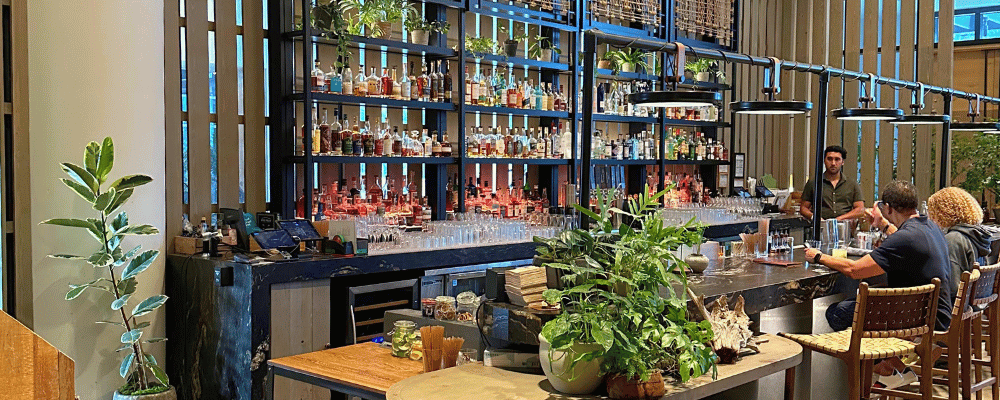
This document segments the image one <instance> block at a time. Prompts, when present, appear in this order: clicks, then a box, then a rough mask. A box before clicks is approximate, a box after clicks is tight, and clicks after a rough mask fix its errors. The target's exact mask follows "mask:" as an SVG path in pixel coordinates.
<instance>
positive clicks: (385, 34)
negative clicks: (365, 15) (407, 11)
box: [378, 22, 392, 40]
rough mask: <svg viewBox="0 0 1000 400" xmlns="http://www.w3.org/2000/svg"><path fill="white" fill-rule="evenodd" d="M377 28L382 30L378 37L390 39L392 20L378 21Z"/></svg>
mask: <svg viewBox="0 0 1000 400" xmlns="http://www.w3.org/2000/svg"><path fill="white" fill-rule="evenodd" d="M378 29H379V30H381V31H382V35H380V36H379V37H378V38H379V39H385V40H392V22H379V23H378Z"/></svg>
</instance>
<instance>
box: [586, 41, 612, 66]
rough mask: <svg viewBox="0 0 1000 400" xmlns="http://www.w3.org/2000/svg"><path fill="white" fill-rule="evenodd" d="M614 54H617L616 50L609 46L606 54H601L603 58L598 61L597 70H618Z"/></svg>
mask: <svg viewBox="0 0 1000 400" xmlns="http://www.w3.org/2000/svg"><path fill="white" fill-rule="evenodd" d="M614 52H615V51H614V50H611V45H608V47H607V49H605V51H604V54H601V58H600V59H598V60H597V68H600V69H610V70H617V69H618V67H617V66H615V57H614V55H615V53H614ZM580 58H581V59H582V58H583V57H582V56H581V57H580Z"/></svg>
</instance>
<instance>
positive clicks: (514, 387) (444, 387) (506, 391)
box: [386, 335, 802, 400]
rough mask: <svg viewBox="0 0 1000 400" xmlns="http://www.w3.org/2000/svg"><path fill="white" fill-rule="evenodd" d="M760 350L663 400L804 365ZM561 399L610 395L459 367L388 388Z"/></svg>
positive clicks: (773, 342)
mask: <svg viewBox="0 0 1000 400" xmlns="http://www.w3.org/2000/svg"><path fill="white" fill-rule="evenodd" d="M763 337H764V338H766V339H768V341H767V342H766V343H763V344H761V345H760V350H761V353H760V354H754V355H750V356H747V357H744V358H743V359H741V360H740V361H739V362H737V363H736V364H730V365H719V367H718V369H719V374H718V377H717V378H716V379H715V380H713V379H712V376H711V374H708V375H703V376H701V377H698V378H695V379H692V380H690V381H688V382H686V383H684V384H683V385H682V384H679V383H675V384H672V385H671V384H670V383H669V382H668V385H667V395H666V396H665V397H664V398H663V399H669V400H687V399H701V398H704V397H707V396H710V395H712V394H715V393H719V392H722V391H725V390H728V389H731V388H734V387H736V386H739V385H742V384H744V383H747V382H752V381H755V380H758V379H761V378H763V377H765V376H768V375H771V374H774V373H776V372H781V371H784V370H786V369H788V368H792V367H794V366H796V365H798V364H799V363H800V362H802V347H801V346H799V345H798V343H795V342H793V341H791V340H788V339H785V338H781V337H778V336H775V335H764V336H763ZM431 398H440V399H451V400H462V399H468V400H493V399H496V400H506V399H520V400H536V399H537V400H556V399H604V398H606V397H605V396H599V395H594V396H570V395H564V394H562V393H559V392H557V391H556V390H555V389H553V388H552V385H550V384H549V382H548V380H547V379H545V376H544V375H533V374H523V373H518V372H511V371H507V370H502V369H499V368H491V367H484V366H483V365H481V364H468V365H462V366H459V367H456V368H449V369H445V370H440V371H435V372H431V373H427V374H420V375H416V376H413V377H410V378H406V379H404V380H402V381H400V382H398V383H396V384H394V385H392V387H390V388H389V390H388V391H387V392H386V399H387V400H417V399H431Z"/></svg>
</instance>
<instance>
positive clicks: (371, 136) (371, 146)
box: [361, 117, 376, 157]
mask: <svg viewBox="0 0 1000 400" xmlns="http://www.w3.org/2000/svg"><path fill="white" fill-rule="evenodd" d="M365 125H366V126H367V127H368V129H367V130H366V131H365V133H364V135H362V136H361V145H362V146H363V147H364V155H366V156H369V157H371V156H374V155H376V154H375V131H373V130H372V129H371V126H370V125H369V124H368V118H367V117H366V118H365Z"/></svg>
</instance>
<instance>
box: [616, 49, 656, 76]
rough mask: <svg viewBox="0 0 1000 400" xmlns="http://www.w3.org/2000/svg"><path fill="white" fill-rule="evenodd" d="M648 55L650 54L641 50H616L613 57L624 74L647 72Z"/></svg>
mask: <svg viewBox="0 0 1000 400" xmlns="http://www.w3.org/2000/svg"><path fill="white" fill-rule="evenodd" d="M647 55H648V53H646V52H645V51H642V50H639V49H632V50H627V49H626V50H615V51H614V53H613V54H612V57H614V58H615V64H618V67H619V68H621V71H622V72H635V71H636V70H637V69H643V70H645V69H646V67H648V66H649V64H648V63H646V56H647Z"/></svg>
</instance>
